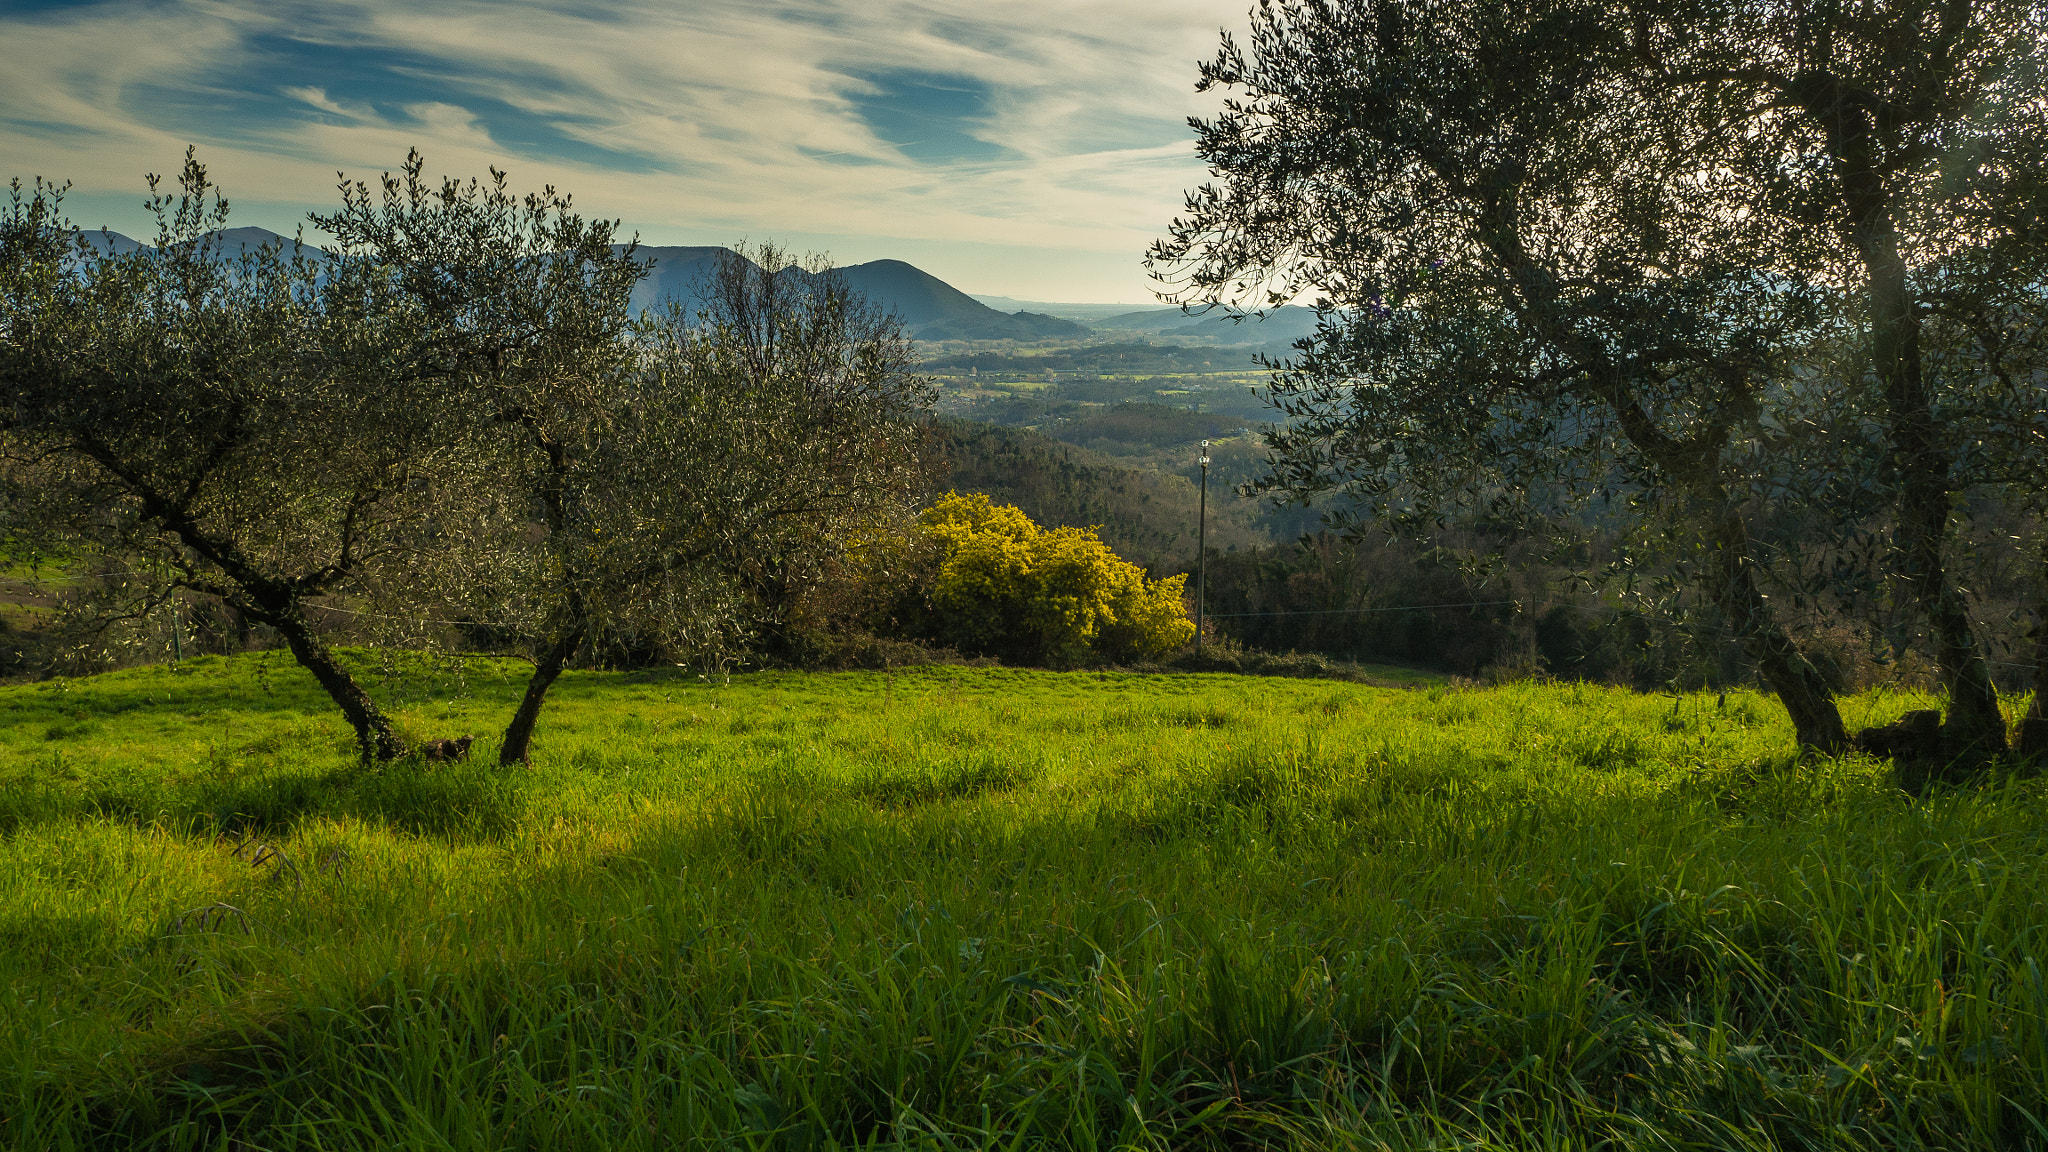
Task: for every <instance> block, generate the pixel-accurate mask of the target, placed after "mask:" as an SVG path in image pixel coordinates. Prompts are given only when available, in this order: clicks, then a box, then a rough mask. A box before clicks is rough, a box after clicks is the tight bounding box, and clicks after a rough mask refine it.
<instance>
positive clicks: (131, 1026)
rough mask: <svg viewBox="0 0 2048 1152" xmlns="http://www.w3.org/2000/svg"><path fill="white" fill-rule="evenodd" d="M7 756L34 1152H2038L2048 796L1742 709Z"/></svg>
mask: <svg viewBox="0 0 2048 1152" xmlns="http://www.w3.org/2000/svg"><path fill="white" fill-rule="evenodd" d="M517 671H518V670H517V669H513V668H490V667H485V666H483V665H481V664H473V665H472V666H471V667H470V668H469V670H468V672H467V673H466V674H465V676H463V677H460V678H458V677H455V676H452V675H441V674H437V673H435V672H434V671H433V670H432V669H427V668H413V669H403V668H401V669H396V670H392V673H391V676H390V678H389V679H388V680H387V683H386V687H385V691H386V693H387V696H388V697H389V698H390V699H392V700H393V702H394V704H396V705H397V706H398V711H399V715H400V717H401V719H402V721H403V723H404V724H405V725H406V726H407V727H409V728H410V729H411V730H412V732H413V733H414V734H415V735H421V736H424V735H449V734H455V733H459V732H464V731H472V732H478V733H486V732H489V731H492V730H494V728H495V727H496V725H497V722H498V721H499V720H500V719H501V718H502V717H503V715H504V714H505V713H506V712H507V711H508V710H509V708H510V704H511V701H512V700H513V699H514V698H515V697H516V692H517V687H518V683H519V676H518V674H517ZM1917 703H1919V702H1918V701H1914V700H1911V699H1906V698H1901V697H1897V696H1890V697H1879V696H1873V697H1864V698H1859V699H1857V700H1852V701H1849V702H1847V709H1848V712H1849V713H1850V715H1849V719H1850V721H1851V723H1852V725H1853V724H1862V723H1875V722H1879V721H1882V720H1885V719H1889V718H1891V717H1892V716H1893V715H1895V714H1897V713H1899V712H1903V711H1904V710H1906V709H1908V708H1910V707H1913V706H1915V705H1916V704H1917ZM0 716H4V717H5V720H6V726H5V728H4V730H0V979H4V980H5V981H6V984H7V986H8V989H9V993H8V999H7V1001H6V1003H7V1009H6V1012H5V1016H4V1024H0V1141H4V1142H6V1143H7V1144H8V1145H10V1146H13V1147H20V1148H36V1149H42V1148H81V1147H101V1146H109V1145H114V1146H138V1147H150V1148H159V1147H161V1148H195V1149H196V1148H241V1149H256V1148H266V1149H269V1148H380V1149H381V1148H392V1147H413V1146H417V1147H423V1148H477V1149H499V1148H536V1149H538V1148H547V1149H558V1148H578V1147H590V1148H606V1149H610V1148H627V1149H630V1148H655V1147H671V1146H677V1145H686V1144H687V1145H695V1144H704V1145H720V1146H726V1145H729V1146H734V1147H763V1148H767V1147H776V1148H782V1147H789V1148H826V1147H834V1146H850V1145H862V1146H875V1145H894V1146H911V1145H917V1146H927V1145H928V1146H932V1147H948V1148H953V1147H977V1148H980V1147H988V1148H1005V1149H1007V1148H1020V1147H1044V1146H1053V1147H1075V1148H1108V1147H1158V1148H1183V1147H1204V1146H1218V1147H1221V1146H1245V1145H1271V1146H1287V1147H1358V1146H1363V1147H1392V1148H1449V1147H1458V1148H1553V1147H1554V1148H1581V1147H1585V1148H1591V1147H1596V1146H1600V1147H1610V1148H1615V1147H1619V1148H1637V1147H1640V1148H1679V1147H1684V1148H1736V1149H1765V1148H1807V1147H1827V1148H1865V1147H1896V1148H1915V1147H1938V1148H2026V1147H2041V1148H2048V1126H2044V1125H2048V1108H2044V1106H2043V1101H2044V1096H2048V977H2044V973H2043V970H2042V968H2043V962H2044V959H2048V941H2044V938H2043V928H2044V926H2048V910H2044V905H2043V900H2044V896H2043V893H2048V866H2044V862H2043V849H2044V846H2048V832H2044V825H2043V820H2042V815H2043V807H2044V805H2043V791H2044V790H2043V787H2042V785H2041V784H2040V783H2039V782H2037V781H2035V780H2031V779H2011V780H2003V781H1993V782H1989V783H1987V784H1986V785H1984V786H1983V787H1981V788H1977V789H1973V790H1970V791H1967V792H1957V793H1948V794H1938V795H1935V796H1933V797H1931V798H1927V799H1922V800H1915V799H1911V798H1909V797H1907V796H1906V795H1905V794H1903V793H1901V792H1899V791H1898V790H1896V789H1895V788H1893V787H1892V786H1891V785H1890V784H1889V783H1888V781H1887V778H1886V775H1885V773H1884V771H1883V769H1882V768H1881V767H1880V766H1879V765H1877V764H1875V763H1872V762H1867V761H1862V760H1854V759H1851V760H1843V761H1830V762H1821V763H1808V764H1794V763H1792V762H1791V761H1790V759H1789V758H1788V757H1787V756H1786V755H1785V754H1784V750H1785V749H1786V748H1787V747H1788V746H1789V744H1790V733H1789V731H1788V730H1787V729H1786V727H1785V726H1784V725H1783V724H1782V722H1781V721H1780V719H1779V710H1778V709H1777V708H1776V707H1775V706H1774V705H1773V704H1772V703H1771V702H1770V701H1767V700H1764V699H1761V698H1758V697H1756V696H1753V695H1749V694H1745V693H1731V694H1729V695H1728V696H1727V697H1725V698H1717V697H1715V696H1711V695H1709V696H1685V697H1670V696H1664V697H1658V696H1642V695H1635V694H1631V693H1627V692H1621V691H1613V690H1606V689H1598V688H1592V687H1560V686H1539V685H1532V684H1522V685H1511V686H1507V687H1502V688H1496V689H1488V690H1483V691H1479V690H1467V691H1459V690H1443V689H1432V690H1428V691H1422V690H1413V691H1399V690H1386V689H1373V688H1363V687H1358V686H1354V685H1334V684H1329V683H1318V682H1304V681H1271V680H1252V679H1244V678H1237V677H1227V676H1206V675H1205V676H1157V677H1143V676H1123V675H1114V674H1110V675H1102V674H1092V673H1090V674H1079V673H1077V674H1053V673H1035V672H1018V671H1008V670H1000V669H985V670H960V669H942V670H932V671H925V672H914V673H898V674H894V675H883V674H869V673H849V674H839V675H799V674H789V675H775V674H761V675H754V676H745V677H735V678H734V679H733V680H732V682H731V684H730V685H711V684H705V683H702V682H696V681H692V680H689V679H686V678H684V677H682V676H680V675H677V676H666V675H650V674H621V675H596V674H590V675H577V676H570V677H566V678H565V679H564V681H563V682H562V684H561V685H560V686H559V687H558V688H557V690H556V696H555V697H554V699H553V700H552V701H551V704H550V711H549V713H548V715H547V716H546V717H545V718H544V720H543V724H542V728H541V733H540V740H539V743H538V744H537V756H536V759H535V765H534V767H532V768H531V769H522V770H513V771H501V770H499V769H497V768H495V767H492V766H491V765H492V764H493V762H494V760H495V757H494V755H493V752H494V749H493V748H490V747H487V746H486V744H487V743H488V740H487V739H485V740H480V741H479V742H478V746H477V749H476V758H475V759H473V760H471V761H468V762H465V763H458V764H453V765H429V764H422V763H417V762H400V763H397V764H394V765H392V766H390V767H389V768H386V769H383V770H381V771H380V770H374V769H366V768H363V767H360V766H359V765H357V764H356V763H355V762H354V760H353V759H352V757H353V748H352V744H351V740H350V734H349V732H348V731H347V729H346V728H345V727H344V726H343V725H342V724H341V723H340V722H339V721H338V720H335V719H332V718H330V717H329V716H328V715H327V714H326V712H325V710H324V709H323V707H322V706H321V698H320V697H319V695H318V693H317V689H316V688H314V686H313V685H312V684H311V683H310V681H307V680H304V679H302V678H301V676H300V674H299V673H297V672H296V671H295V670H294V669H291V668H289V667H288V666H287V665H286V664H285V663H284V662H282V661H281V660H277V659H276V658H274V657H272V658H269V659H266V658H265V657H262V656H245V657H236V658H234V659H233V660H232V661H226V660H219V659H210V660H202V661H195V662H192V663H189V664H186V665H184V666H182V667H180V668H178V669H176V670H171V669H164V668H157V669H140V670H135V671H130V672H123V673H115V674H110V675H107V676H102V677H97V678H94V679H91V680H78V681H70V682H53V683H50V684H41V685H34V686H22V687H13V688H7V689H4V690H0Z"/></svg>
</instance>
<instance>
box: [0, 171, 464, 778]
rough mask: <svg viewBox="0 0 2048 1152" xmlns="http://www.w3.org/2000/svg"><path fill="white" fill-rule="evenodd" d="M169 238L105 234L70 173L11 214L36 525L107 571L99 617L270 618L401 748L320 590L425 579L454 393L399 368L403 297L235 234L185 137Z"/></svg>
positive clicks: (3, 456)
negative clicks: (72, 210) (335, 636)
mask: <svg viewBox="0 0 2048 1152" xmlns="http://www.w3.org/2000/svg"><path fill="white" fill-rule="evenodd" d="M150 187H151V191H152V195H151V198H150V201H149V206H150V207H151V209H152V210H153V211H154V212H155V214H156V216H157V221H158V229H157V235H156V238H155V239H156V243H155V244H154V245H153V246H143V247H138V248H136V249H134V250H132V251H129V252H125V253H117V252H113V251H111V250H105V249H104V248H95V247H94V246H93V245H92V244H90V243H89V242H87V240H86V238H83V237H80V236H79V235H77V234H76V233H75V232H74V230H73V229H72V228H71V227H70V225H69V224H68V222H66V221H65V220H64V219H63V216H62V212H61V197H62V190H61V189H58V188H50V187H48V186H45V185H42V184H40V183H39V184H37V185H36V186H35V187H34V188H33V189H32V190H30V191H29V192H27V193H24V192H23V190H22V188H21V187H20V185H19V184H18V183H17V184H16V185H14V186H13V190H12V194H11V197H10V201H9V204H8V209H7V212H6V214H5V217H4V219H0V387H4V389H5V393H4V399H0V468H4V469H5V470H6V474H7V491H8V493H9V495H10V498H11V499H12V500H14V501H15V502H17V503H18V504H19V505H20V507H19V508H18V509H17V516H16V519H17V522H18V523H21V524H32V525H34V526H35V527H36V530H37V531H39V532H41V533H43V534H44V535H46V536H49V537H52V538H54V543H55V544H56V545H57V546H58V548H59V549H60V550H62V551H65V552H68V553H70V554H72V555H73V556H75V557H77V558H78V559H79V563H80V565H81V566H82V567H84V568H87V569H96V570H98V573H96V572H94V571H88V572H87V573H86V575H87V576H88V577H91V576H94V575H95V574H105V577H106V578H105V579H103V580H100V581H98V584H99V588H100V591H101V593H102V596H101V598H100V599H101V604H102V605H103V607H104V611H102V612H100V613H99V614H98V615H97V616H96V618H94V619H92V620H90V621H88V623H89V624H90V625H91V626H92V628H93V629H94V631H95V632H97V633H98V634H100V635H101V636H105V635H106V634H107V633H108V630H109V629H111V628H115V627H118V626H119V625H120V624H121V623H122V622H124V621H133V620H136V619H139V618H141V617H144V616H146V615H147V614H148V613H149V612H151V611H153V610H154V609H155V608H157V607H158V606H160V605H162V604H163V603H164V602H165V601H166V600H167V599H169V598H171V597H173V596H185V595H197V596H203V597H210V598H213V599H216V600H218V601H219V602H221V603H223V604H225V605H228V606H230V607H232V608H233V609H234V610H236V611H238V612H240V613H241V614H242V616H243V617H244V618H246V619H248V620H251V621H254V622H256V623H259V624H263V625H267V626H269V627H270V628H272V629H275V630H276V633H277V635H278V636H279V637H280V638H281V639H282V640H283V641H284V643H285V644H286V645H287V646H288V647H289V648H290V649H291V652H292V655H293V656H294V657H295V658H296V659H297V660H298V662H299V663H300V664H301V665H303V666H304V667H305V668H306V669H307V670H308V671H309V672H311V673H312V674H313V676H314V677H315V679H317V680H318V681H319V683H320V685H321V687H322V688H324V689H325V690H326V691H327V693H328V694H329V695H330V696H331V697H332V698H333V700H334V702H335V704H336V705H337V706H338V707H339V708H340V709H341V711H342V713H343V715H344V716H345V717H347V719H348V721H349V723H350V725H351V726H352V727H353V728H354V729H355V732H356V736H357V738H358V741H359V743H360V745H361V747H362V749H363V753H364V755H365V756H366V757H375V758H378V759H389V758H391V757H393V756H396V755H398V754H399V752H400V751H402V749H401V746H400V742H399V739H398V737H397V736H396V735H395V734H394V733H393V731H392V728H391V725H390V722H389V721H388V719H387V718H386V717H385V716H384V715H383V714H382V712H381V711H380V710H379V709H378V707H377V705H376V703H375V701H374V700H372V699H371V697H370V695H369V694H368V693H367V692H366V691H365V690H364V689H363V687H362V686H361V685H360V684H359V683H357V681H356V680H355V679H354V677H352V676H351V674H350V673H349V671H348V669H347V668H346V667H345V666H344V664H343V663H342V662H341V661H340V660H339V659H337V658H336V656H335V654H334V652H333V651H332V650H331V648H330V644H329V641H328V639H327V638H326V636H325V635H323V632H322V629H321V628H320V627H318V626H316V623H315V621H316V618H317V617H318V615H319V613H318V612H317V606H318V605H319V604H321V603H331V602H332V601H331V600H330V599H328V598H332V597H336V596H344V595H345V596H348V597H352V598H354V599H355V600H356V601H357V602H358V603H359V605H361V606H365V607H367V606H369V605H370V604H373V603H381V602H383V601H384V600H385V599H386V598H388V597H389V596H395V595H398V594H400V593H402V591H403V590H404V589H406V588H408V587H410V586H411V585H413V584H415V583H417V579H416V577H417V572H416V569H417V567H418V565H419V564H420V563H421V562H422V557H423V556H427V555H429V554H430V550H429V549H427V548H425V547H424V546H423V545H424V542H425V540H426V538H427V537H428V536H429V535H430V534H431V532H432V528H433V522H434V520H435V518H436V517H437V515H438V514H439V513H440V512H441V511H442V510H441V509H440V508H439V507H438V505H437V503H436V494H435V493H434V492H433V491H432V490H431V488H430V487H429V486H427V485H426V484H424V483H423V481H424V479H425V478H426V477H427V476H428V475H430V474H432V473H433V472H434V471H435V470H436V469H437V468H438V467H440V466H441V464H442V463H443V462H444V457H445V455H446V449H447V448H448V446H449V444H450V437H449V435H448V432H447V429H445V428H444V427H442V426H441V425H440V424H439V423H438V421H437V418H436V413H438V412H439V411H440V410H441V408H440V406H439V405H437V404H435V403H432V402H431V401H430V400H429V399H428V398H427V397H425V396H423V395H422V394H421V393H420V392H419V391H418V390H417V389H415V388H412V387H409V386H408V385H407V383H406V381H405V379H404V378H403V377H402V376H400V375H394V373H393V371H392V369H393V366H394V361H393V359H392V357H391V354H390V353H391V349H392V348H393V347H395V346H396V345H395V344H394V341H395V340H396V339H397V333H398V332H400V331H402V330H403V329H405V328H406V327H407V326H408V321H409V319H410V318H409V317H407V316H405V315H403V314H402V303H403V302H402V301H398V300H395V299H393V298H392V297H391V296H390V294H389V293H388V292H387V291H386V285H385V284H384V283H383V282H382V281H381V280H379V279H376V278H374V277H373V278H370V279H362V278H360V277H358V275H357V274H356V270H355V269H353V268H352V267H351V266H348V265H346V264H341V265H336V264H333V263H330V262H327V261H325V260H324V259H322V258H321V257H320V256H319V255H318V254H316V253H312V252H308V251H306V250H303V249H298V248H293V249H286V248H284V247H282V246H271V247H266V248H261V249H250V250H245V251H243V252H241V253H240V254H239V255H231V254H229V253H227V252H225V251H223V250H222V248H221V246H220V243H219V238H218V236H217V235H216V233H217V232H218V230H219V229H220V228H221V227H222V226H223V225H224V224H225V223H226V219H227V210H228V206H227V202H226V201H225V199H224V198H222V197H221V196H220V194H219V191H218V189H217V188H215V187H214V186H213V184H212V183H211V181H210V180H209V179H208V177H207V175H206V170H205V168H204V166H203V165H201V164H200V163H199V162H198V161H197V160H196V159H194V158H193V156H192V155H191V154H190V153H189V152H188V153H187V157H186V161H185V165H184V168H183V171H182V172H181V174H180V176H179V179H178V190H177V192H176V193H175V194H173V193H170V192H159V191H158V181H157V179H156V178H155V177H151V178H150Z"/></svg>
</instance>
